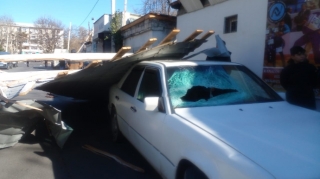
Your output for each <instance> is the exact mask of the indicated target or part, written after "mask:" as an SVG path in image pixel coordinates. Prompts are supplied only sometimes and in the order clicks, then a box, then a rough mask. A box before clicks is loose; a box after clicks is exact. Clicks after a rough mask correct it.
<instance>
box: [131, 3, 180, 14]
mask: <svg viewBox="0 0 320 179" xmlns="http://www.w3.org/2000/svg"><path fill="white" fill-rule="evenodd" d="M141 2H142V8H141V9H138V10H136V11H137V12H136V13H139V14H143V15H145V14H148V13H151V12H152V13H159V14H166V15H176V14H177V11H176V10H175V9H172V8H171V7H170V3H171V0H141Z"/></svg>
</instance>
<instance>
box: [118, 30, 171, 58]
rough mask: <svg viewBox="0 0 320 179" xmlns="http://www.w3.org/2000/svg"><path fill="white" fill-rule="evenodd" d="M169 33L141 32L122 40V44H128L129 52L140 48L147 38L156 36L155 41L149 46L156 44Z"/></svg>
mask: <svg viewBox="0 0 320 179" xmlns="http://www.w3.org/2000/svg"><path fill="white" fill-rule="evenodd" d="M168 34H169V31H166V30H165V31H151V30H150V31H147V32H144V33H142V34H139V35H136V36H133V37H129V38H127V39H125V40H124V46H130V47H131V52H133V53H134V52H136V51H137V50H139V49H140V47H141V46H142V45H144V44H145V43H146V42H147V41H148V40H149V39H151V38H157V41H156V42H155V43H154V44H153V45H151V46H150V47H155V46H157V45H158V44H159V43H160V42H161V41H162V40H163V39H164V38H165V37H166V36H167V35H168Z"/></svg>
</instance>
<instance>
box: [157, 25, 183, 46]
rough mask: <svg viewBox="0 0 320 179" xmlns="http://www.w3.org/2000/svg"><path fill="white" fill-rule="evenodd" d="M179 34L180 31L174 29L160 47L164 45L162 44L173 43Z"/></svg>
mask: <svg viewBox="0 0 320 179" xmlns="http://www.w3.org/2000/svg"><path fill="white" fill-rule="evenodd" d="M179 32H180V30H179V29H173V30H172V31H171V32H170V33H169V34H168V35H167V36H166V37H165V38H164V39H163V40H162V42H160V43H159V45H162V44H165V43H168V42H170V41H172V40H173V39H174V38H175V37H176V35H177V34H178V33H179Z"/></svg>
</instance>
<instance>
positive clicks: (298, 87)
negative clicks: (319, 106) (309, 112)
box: [280, 46, 317, 110]
mask: <svg viewBox="0 0 320 179" xmlns="http://www.w3.org/2000/svg"><path fill="white" fill-rule="evenodd" d="M290 53H291V59H290V60H289V61H288V65H287V66H286V67H285V68H284V69H283V70H282V71H281V73H280V83H281V85H282V86H283V88H284V89H285V90H286V99H287V101H288V102H289V103H291V104H295V105H298V106H301V107H305V108H309V109H313V110H314V109H316V102H315V95H314V92H313V88H315V87H316V84H317V73H316V71H317V69H316V67H315V66H313V65H311V64H309V62H308V60H307V58H306V51H305V49H303V48H302V47H300V46H294V47H292V48H291V49H290Z"/></svg>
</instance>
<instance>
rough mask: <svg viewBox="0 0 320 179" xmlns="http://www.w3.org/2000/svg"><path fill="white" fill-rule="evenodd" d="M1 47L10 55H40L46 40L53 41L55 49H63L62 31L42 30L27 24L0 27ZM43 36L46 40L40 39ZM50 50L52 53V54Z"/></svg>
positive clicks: (43, 50)
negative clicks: (46, 36) (45, 36)
mask: <svg viewBox="0 0 320 179" xmlns="http://www.w3.org/2000/svg"><path fill="white" fill-rule="evenodd" d="M0 33H1V37H2V38H1V42H2V44H1V45H2V47H3V48H4V49H5V50H6V51H8V52H10V53H11V54H41V53H44V52H45V51H46V49H45V48H46V47H45V45H44V44H45V43H46V42H48V39H51V40H52V39H55V48H63V46H64V36H63V33H64V31H63V29H58V28H57V29H44V28H38V27H35V26H34V25H33V24H28V23H15V24H12V25H10V26H8V25H0ZM44 34H47V35H48V38H42V37H43V36H44ZM53 50H54V49H52V52H51V53H53Z"/></svg>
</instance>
